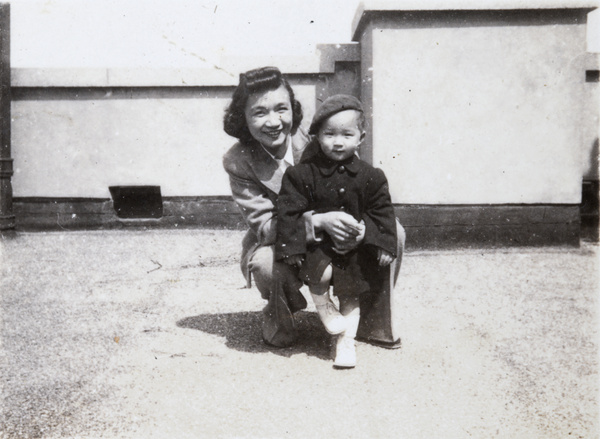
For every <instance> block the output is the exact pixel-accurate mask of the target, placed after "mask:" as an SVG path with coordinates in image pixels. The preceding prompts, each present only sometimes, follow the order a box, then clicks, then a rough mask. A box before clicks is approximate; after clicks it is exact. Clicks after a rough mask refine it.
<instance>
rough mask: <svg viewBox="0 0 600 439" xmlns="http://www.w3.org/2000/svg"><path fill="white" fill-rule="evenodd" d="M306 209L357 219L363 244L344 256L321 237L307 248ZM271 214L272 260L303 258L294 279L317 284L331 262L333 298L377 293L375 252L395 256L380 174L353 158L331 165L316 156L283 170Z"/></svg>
mask: <svg viewBox="0 0 600 439" xmlns="http://www.w3.org/2000/svg"><path fill="white" fill-rule="evenodd" d="M311 210H314V211H315V213H325V212H331V211H343V212H346V213H348V214H350V215H352V216H353V217H354V218H355V219H356V220H357V221H361V220H363V221H364V222H365V226H366V232H365V238H364V240H363V241H362V243H361V244H360V245H359V246H358V248H357V249H356V250H354V251H352V252H350V253H348V254H346V255H339V254H337V253H336V252H335V251H333V242H332V241H331V240H330V239H329V238H328V236H327V234H324V235H325V236H324V238H323V241H321V242H319V243H316V244H313V245H311V246H307V244H306V240H305V233H304V225H303V224H304V222H303V219H302V214H303V213H305V212H307V211H311ZM277 212H278V213H277V216H278V222H277V237H278V238H277V243H276V247H275V251H276V253H275V254H276V258H277V259H283V258H285V257H286V256H292V255H298V254H302V255H305V261H304V263H303V266H302V269H301V273H300V274H301V276H303V280H304V281H306V282H308V283H314V282H318V280H319V279H320V278H321V276H322V274H323V270H324V269H325V267H326V266H327V265H328V264H329V263H333V266H334V272H333V284H334V292H335V294H338V295H339V294H343V295H346V294H351V295H358V294H360V293H362V292H364V291H367V290H377V287H378V284H379V282H380V280H381V279H380V278H381V275H380V274H379V272H380V270H379V266H378V261H377V249H378V248H381V249H383V250H386V251H387V252H389V253H390V254H392V255H393V256H396V254H395V253H396V240H397V237H396V217H395V215H394V208H393V205H392V201H391V198H390V194H389V189H388V183H387V179H386V178H385V175H384V173H383V171H382V170H380V169H376V168H374V167H372V166H371V165H369V164H368V163H366V162H364V161H362V160H360V159H359V158H358V157H356V156H352V157H351V158H350V159H348V160H346V161H344V162H335V161H332V160H330V159H328V158H327V157H326V156H325V155H324V154H323V153H317V154H316V155H314V156H312V157H309V158H308V159H307V160H306V161H304V162H302V163H301V164H299V165H296V166H293V167H291V168H288V170H287V171H286V173H285V176H284V177H283V182H282V186H281V191H280V193H279V198H278V203H277Z"/></svg>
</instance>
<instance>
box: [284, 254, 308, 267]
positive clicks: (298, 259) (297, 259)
mask: <svg viewBox="0 0 600 439" xmlns="http://www.w3.org/2000/svg"><path fill="white" fill-rule="evenodd" d="M303 260H304V258H303V257H302V255H292V256H288V257H286V258H284V259H283V262H285V263H286V264H288V265H293V266H295V267H298V268H300V267H302V261H303Z"/></svg>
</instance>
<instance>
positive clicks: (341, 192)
mask: <svg viewBox="0 0 600 439" xmlns="http://www.w3.org/2000/svg"><path fill="white" fill-rule="evenodd" d="M338 192H339V193H340V195H344V194H345V193H346V189H344V188H340V190H339V191H338Z"/></svg>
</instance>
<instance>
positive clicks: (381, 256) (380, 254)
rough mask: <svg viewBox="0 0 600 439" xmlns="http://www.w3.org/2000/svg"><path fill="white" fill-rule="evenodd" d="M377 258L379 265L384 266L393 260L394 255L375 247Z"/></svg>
mask: <svg viewBox="0 0 600 439" xmlns="http://www.w3.org/2000/svg"><path fill="white" fill-rule="evenodd" d="M377 260H378V261H379V266H380V267H385V266H387V265H390V264H391V263H392V261H393V260H394V257H393V256H392V254H391V253H389V252H387V251H385V250H383V249H381V248H379V249H377Z"/></svg>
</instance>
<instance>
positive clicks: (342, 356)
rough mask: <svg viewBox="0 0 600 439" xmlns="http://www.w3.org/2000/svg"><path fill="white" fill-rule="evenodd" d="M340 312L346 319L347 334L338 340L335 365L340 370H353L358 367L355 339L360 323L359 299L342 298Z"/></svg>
mask: <svg viewBox="0 0 600 439" xmlns="http://www.w3.org/2000/svg"><path fill="white" fill-rule="evenodd" d="M340 312H341V313H342V315H343V316H344V317H345V319H346V332H344V333H343V334H341V335H340V336H339V337H338V339H337V342H336V346H335V361H334V363H333V365H334V366H335V367H338V368H351V367H354V366H356V348H355V345H354V339H355V337H356V331H357V330H358V323H359V322H360V301H359V299H358V297H343V296H342V297H340Z"/></svg>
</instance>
